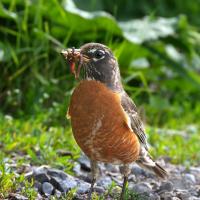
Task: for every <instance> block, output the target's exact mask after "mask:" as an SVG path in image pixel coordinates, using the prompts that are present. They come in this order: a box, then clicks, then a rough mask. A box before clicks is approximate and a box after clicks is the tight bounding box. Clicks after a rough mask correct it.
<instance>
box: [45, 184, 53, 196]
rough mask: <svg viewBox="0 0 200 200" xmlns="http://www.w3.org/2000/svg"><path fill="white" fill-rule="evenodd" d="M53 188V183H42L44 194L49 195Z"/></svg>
mask: <svg viewBox="0 0 200 200" xmlns="http://www.w3.org/2000/svg"><path fill="white" fill-rule="evenodd" d="M53 190H54V187H53V185H51V183H48V182H44V183H43V184H42V192H43V193H44V194H45V195H47V196H49V195H51V194H52V193H53Z"/></svg>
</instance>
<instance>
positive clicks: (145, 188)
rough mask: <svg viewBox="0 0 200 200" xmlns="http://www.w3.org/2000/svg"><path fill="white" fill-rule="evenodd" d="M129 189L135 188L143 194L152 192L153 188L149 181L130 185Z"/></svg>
mask: <svg viewBox="0 0 200 200" xmlns="http://www.w3.org/2000/svg"><path fill="white" fill-rule="evenodd" d="M129 189H131V190H134V191H135V192H137V193H138V194H143V193H150V192H151V189H152V188H151V186H150V185H149V184H148V183H138V184H136V185H130V186H129Z"/></svg>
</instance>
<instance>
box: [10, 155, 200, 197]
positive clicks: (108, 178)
mask: <svg viewBox="0 0 200 200" xmlns="http://www.w3.org/2000/svg"><path fill="white" fill-rule="evenodd" d="M159 163H160V164H161V165H162V166H163V167H164V168H165V169H166V170H167V171H168V172H169V174H170V175H169V178H168V179H167V180H161V179H159V178H158V177H156V176H155V175H154V174H152V173H150V172H148V171H146V170H144V169H141V168H140V167H139V166H138V165H136V164H132V165H131V171H132V173H131V174H130V176H129V186H128V187H129V190H130V191H134V193H136V194H137V197H138V198H137V199H144V200H145V199H147V200H148V199H149V200H160V199H161V200H170V199H172V200H179V199H181V200H200V167H190V168H189V169H188V168H185V167H184V166H181V165H172V164H170V163H167V162H165V161H164V160H159ZM25 167H27V166H25ZM27 168H28V169H29V171H28V172H27V173H26V178H27V179H29V180H30V179H31V178H33V179H34V180H35V185H34V186H35V188H36V190H37V191H38V198H37V199H50V197H51V195H54V196H56V197H57V198H58V199H59V198H61V196H62V195H64V194H66V193H67V192H68V191H69V190H70V189H72V188H77V191H76V197H75V199H76V200H80V199H86V197H87V193H88V191H89V188H90V163H89V160H88V159H87V157H85V156H82V157H80V158H79V160H78V161H77V163H76V164H75V167H74V169H73V171H74V174H75V176H71V175H69V174H66V173H64V172H63V171H61V170H58V169H52V168H50V167H49V166H40V167H27ZM99 171H100V173H99V174H100V175H99V179H98V181H97V184H96V186H95V191H96V193H98V194H99V195H105V194H106V192H107V190H108V188H110V187H109V186H110V185H111V183H112V182H113V181H114V182H115V183H116V186H114V187H113V188H112V190H111V192H110V194H109V195H107V196H106V199H117V197H116V196H118V194H119V193H120V190H121V189H120V187H119V186H121V185H122V176H121V175H120V173H119V167H118V166H115V165H111V164H99ZM10 199H22V200H23V199H24V200H25V199H27V198H26V197H23V196H21V195H20V194H11V195H10ZM132 199H134V198H132Z"/></svg>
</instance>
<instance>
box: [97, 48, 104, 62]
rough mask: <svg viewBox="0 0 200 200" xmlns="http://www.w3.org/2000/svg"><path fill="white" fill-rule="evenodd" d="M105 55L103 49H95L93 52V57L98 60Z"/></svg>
mask: <svg viewBox="0 0 200 200" xmlns="http://www.w3.org/2000/svg"><path fill="white" fill-rule="evenodd" d="M104 57H105V51H103V50H100V49H97V50H96V51H95V52H94V58H96V59H98V60H101V59H103V58H104Z"/></svg>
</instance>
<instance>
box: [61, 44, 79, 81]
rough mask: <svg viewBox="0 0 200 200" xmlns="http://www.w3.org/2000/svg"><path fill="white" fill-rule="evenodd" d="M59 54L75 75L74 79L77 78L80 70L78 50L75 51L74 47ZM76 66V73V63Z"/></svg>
mask: <svg viewBox="0 0 200 200" xmlns="http://www.w3.org/2000/svg"><path fill="white" fill-rule="evenodd" d="M61 54H62V55H63V56H64V58H65V59H66V60H67V61H68V62H69V65H70V70H71V73H73V74H74V75H75V78H78V77H79V73H80V68H81V65H82V59H81V53H80V49H75V48H74V47H72V48H69V49H63V50H62V51H61ZM77 62H78V63H79V64H78V69H77V71H76V63H77Z"/></svg>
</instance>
